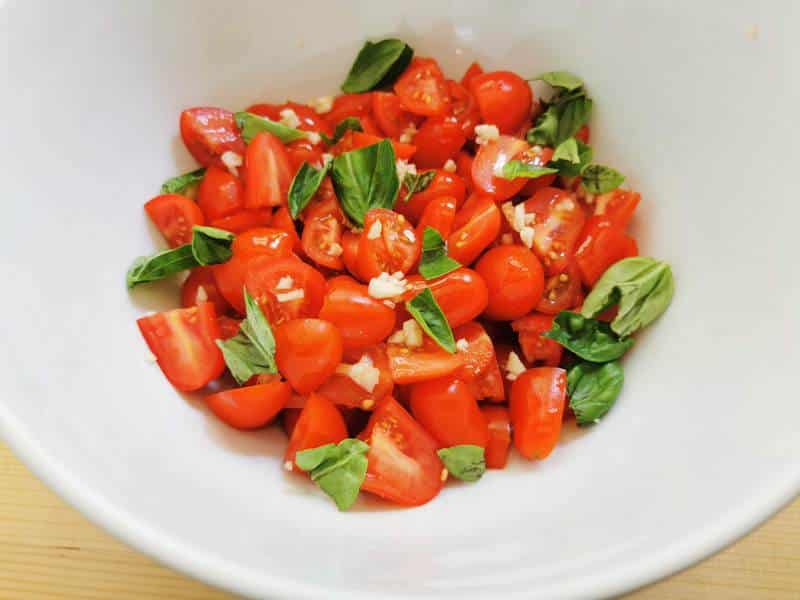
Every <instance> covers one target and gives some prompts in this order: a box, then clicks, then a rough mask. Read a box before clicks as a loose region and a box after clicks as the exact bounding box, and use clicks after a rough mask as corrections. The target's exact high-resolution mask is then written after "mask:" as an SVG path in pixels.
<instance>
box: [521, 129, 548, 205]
mask: <svg viewBox="0 0 800 600" xmlns="http://www.w3.org/2000/svg"><path fill="white" fill-rule="evenodd" d="M523 137H524V134H523ZM537 149H538V147H537V146H533V147H532V148H531V149H530V150H529V151H528V152H527V153H525V155H523V157H525V158H527V160H529V161H530V162H532V163H533V164H535V165H539V166H544V165H546V164H547V163H549V162H550V159H551V158H553V149H552V148H547V147H544V148H542V149H541V151H539V152H537ZM556 177H557V175H556V174H555V173H550V174H549V175H540V176H539V177H535V178H533V179H529V180H528V183H526V184H525V187H523V188H522V191H521V192H520V194H522V195H523V196H533V195H534V194H535V193H536V192H538V191H539V190H540V189H542V188H545V187H550V186H551V185H553V182H554V181H555V180H556Z"/></svg>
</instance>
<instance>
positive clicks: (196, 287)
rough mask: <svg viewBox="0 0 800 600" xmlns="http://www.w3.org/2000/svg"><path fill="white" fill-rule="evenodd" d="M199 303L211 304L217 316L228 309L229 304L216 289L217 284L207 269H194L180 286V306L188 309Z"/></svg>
mask: <svg viewBox="0 0 800 600" xmlns="http://www.w3.org/2000/svg"><path fill="white" fill-rule="evenodd" d="M201 302H211V304H213V305H214V309H215V310H216V312H217V314H219V315H221V314H224V313H226V312H227V311H228V310H229V309H230V307H231V306H230V304H228V302H227V300H225V298H223V296H222V294H220V292H219V290H218V289H217V282H216V281H214V275H213V273H212V272H211V269H210V268H209V267H195V268H194V269H192V271H191V273H189V277H187V278H186V281H184V282H183V285H182V286H181V306H183V307H184V308H189V307H190V306H195V305H197V304H200V303H201Z"/></svg>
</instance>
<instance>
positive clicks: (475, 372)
mask: <svg viewBox="0 0 800 600" xmlns="http://www.w3.org/2000/svg"><path fill="white" fill-rule="evenodd" d="M453 337H454V338H455V339H456V341H459V340H464V341H465V342H466V344H467V347H466V349H465V350H461V349H459V350H458V354H459V355H461V360H462V362H463V363H464V366H462V367H461V369H459V371H458V373H457V376H458V378H459V379H461V380H463V381H471V380H474V379H476V378H477V377H479V376H480V375H481V374H482V373H484V372H485V371H486V370H487V369H489V367H490V366H491V364H492V361H493V360H494V345H493V344H492V340H491V338H490V337H489V334H487V333H486V330H485V329H484V328H483V327H482V326H481V324H480V323H476V322H475V321H470V322H469V323H464V324H463V325H461V326H460V327H456V328H455V329H453Z"/></svg>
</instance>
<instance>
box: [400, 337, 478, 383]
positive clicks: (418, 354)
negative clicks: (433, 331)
mask: <svg viewBox="0 0 800 600" xmlns="http://www.w3.org/2000/svg"><path fill="white" fill-rule="evenodd" d="M387 353H388V355H389V368H390V369H391V372H392V380H393V381H394V382H395V383H398V384H405V383H417V382H420V381H428V380H430V379H437V378H439V377H444V376H446V375H450V374H452V373H455V372H456V371H457V370H458V369H460V368H461V365H462V364H463V363H462V362H461V357H460V356H459V355H458V354H450V353H449V352H446V351H445V350H442V349H441V348H439V347H438V346H434V345H433V344H430V345H428V346H427V347H425V346H423V347H422V348H421V349H419V350H411V349H410V348H407V347H405V346H399V345H396V344H389V346H388V347H387Z"/></svg>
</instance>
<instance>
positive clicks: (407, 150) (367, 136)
mask: <svg viewBox="0 0 800 600" xmlns="http://www.w3.org/2000/svg"><path fill="white" fill-rule="evenodd" d="M384 139H386V138H384V137H382V136H380V135H374V134H371V133H367V132H366V131H363V132H362V131H352V130H350V131H348V132H347V133H345V134H344V135H343V136H342V139H340V140H339V141H338V142H337V143H336V145H335V146H334V147H333V148H331V154H333V155H334V156H338V155H339V154H343V153H345V152H350V151H351V150H358V149H359V148H366V147H367V146H372V145H373V144H377V143H378V142H380V141H382V140H384ZM389 141H390V142H391V143H392V148H394V153H395V156H396V157H397V158H398V159H405V160H408V159H409V158H411V157H412V156H414V152H416V151H417V147H416V146H412V145H411V144H403V143H401V142H396V141H395V140H391V139H390V140H389Z"/></svg>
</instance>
